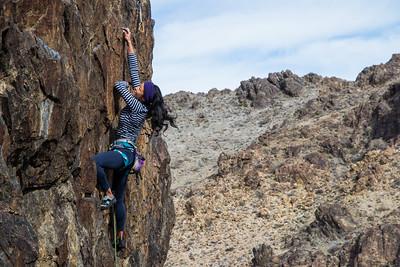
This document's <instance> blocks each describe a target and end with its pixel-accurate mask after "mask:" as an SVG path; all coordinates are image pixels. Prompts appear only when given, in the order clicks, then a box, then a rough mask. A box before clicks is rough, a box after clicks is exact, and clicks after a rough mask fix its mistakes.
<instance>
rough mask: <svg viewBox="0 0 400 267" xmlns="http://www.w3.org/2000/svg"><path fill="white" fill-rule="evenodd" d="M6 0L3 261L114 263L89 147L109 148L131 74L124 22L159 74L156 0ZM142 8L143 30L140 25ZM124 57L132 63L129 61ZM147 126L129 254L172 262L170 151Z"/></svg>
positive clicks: (1, 22) (0, 14) (149, 262)
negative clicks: (119, 90) (116, 88)
mask: <svg viewBox="0 0 400 267" xmlns="http://www.w3.org/2000/svg"><path fill="white" fill-rule="evenodd" d="M2 3H3V4H2V6H1V7H0V33H1V35H0V104H1V105H0V110H1V116H0V145H1V153H0V169H1V171H0V235H1V237H2V238H1V239H0V265H1V266H24V265H29V266H30V265H32V266H59V265H62V266H64V265H69V266H111V265H112V264H113V261H114V258H113V250H112V247H111V243H110V231H109V219H110V216H109V214H108V213H107V212H101V211H100V210H99V209H98V204H99V200H100V198H99V193H98V191H97V189H96V188H95V186H96V178H95V177H96V176H95V175H96V174H95V169H94V166H93V162H92V161H91V160H90V158H91V157H92V156H93V155H94V154H95V153H97V152H99V151H104V150H106V149H107V146H108V144H109V141H110V138H111V135H112V132H113V131H112V130H113V125H114V126H115V122H116V117H117V115H118V110H119V109H120V108H121V103H120V101H118V98H117V96H116V95H115V93H114V92H113V89H112V87H113V84H114V82H115V81H117V80H121V79H123V78H124V77H126V78H127V77H128V75H124V71H125V72H126V70H124V68H123V65H124V47H123V40H122V34H121V29H120V27H122V26H126V27H130V28H131V29H132V31H133V32H134V34H133V35H134V37H135V43H136V47H137V49H138V58H139V63H140V69H141V73H140V75H141V78H142V80H145V79H149V78H150V77H151V75H152V67H151V61H152V48H153V42H154V40H153V33H152V27H153V21H152V20H151V14H150V3H149V1H148V0H142V1H134V0H40V1H39V0H29V1H27V0H21V1H11V0H5V1H2ZM140 11H141V12H142V14H143V22H142V23H143V26H144V31H143V32H141V31H139V24H140V21H139V18H140V15H139V14H140ZM125 69H126V68H125ZM144 132H146V131H143V133H142V135H141V136H140V138H139V147H140V150H141V151H142V152H143V154H144V155H145V157H146V159H147V164H146V167H145V169H144V170H143V179H142V180H136V179H135V177H130V179H129V181H128V189H127V197H126V203H127V209H128V218H127V234H128V239H127V242H128V243H127V249H126V251H125V253H124V254H123V255H119V256H120V263H121V264H123V265H131V266H161V265H163V263H164V261H165V258H166V253H167V250H168V246H169V237H170V233H171V229H172V226H173V224H174V220H175V214H174V208H173V203H172V199H171V198H170V196H169V188H170V181H171V180H170V172H169V161H170V158H169V154H168V151H167V149H166V145H165V143H164V141H163V140H162V139H161V138H160V137H151V138H150V137H149V135H146V134H145V133H144Z"/></svg>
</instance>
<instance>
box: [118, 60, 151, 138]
mask: <svg viewBox="0 0 400 267" xmlns="http://www.w3.org/2000/svg"><path fill="white" fill-rule="evenodd" d="M128 64H129V74H130V76H131V81H132V84H133V86H134V87H137V86H140V79H139V68H138V63H137V59H136V55H135V54H128ZM128 88H129V87H128V83H127V82H126V81H118V82H116V83H115V84H114V89H115V90H117V91H118V92H119V93H120V95H121V96H122V98H123V99H124V100H125V102H126V104H127V105H126V107H124V108H123V109H122V110H121V113H120V116H119V124H118V129H117V138H118V139H119V138H126V139H129V140H130V141H132V142H133V143H136V139H137V137H138V136H139V134H140V131H141V129H142V127H143V124H144V121H145V119H146V114H147V112H148V110H147V108H146V106H145V105H143V104H142V103H141V102H140V101H139V100H138V99H136V97H134V96H133V95H132V94H131V92H130V91H129V89H128Z"/></svg>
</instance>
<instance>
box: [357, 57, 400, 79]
mask: <svg viewBox="0 0 400 267" xmlns="http://www.w3.org/2000/svg"><path fill="white" fill-rule="evenodd" d="M399 74H400V54H393V56H392V58H391V59H390V60H389V62H387V63H385V64H380V65H374V66H371V67H367V68H365V69H364V70H363V71H362V72H361V73H360V74H358V76H357V78H356V82H357V84H358V85H359V86H367V85H371V86H378V85H382V84H384V83H385V82H388V81H390V80H392V79H393V77H396V76H398V75H399Z"/></svg>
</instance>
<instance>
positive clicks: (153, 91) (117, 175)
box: [93, 28, 176, 250]
mask: <svg viewBox="0 0 400 267" xmlns="http://www.w3.org/2000/svg"><path fill="white" fill-rule="evenodd" d="M122 30H123V35H124V40H125V41H126V43H127V58H128V65H129V74H130V78H131V83H128V82H126V81H118V82H116V83H115V85H114V89H115V90H117V91H118V93H119V94H120V95H121V97H122V98H123V99H124V101H125V102H126V106H125V107H124V108H123V109H122V110H121V112H120V116H119V123H118V128H117V133H116V136H117V139H116V140H115V141H114V142H113V143H112V144H111V148H110V150H109V151H107V152H101V153H98V154H96V155H95V156H94V157H93V159H94V161H95V162H96V170H97V182H98V186H99V187H100V189H101V190H103V191H104V192H105V196H104V197H103V198H102V200H101V204H100V207H101V209H108V208H110V207H111V206H113V205H114V204H115V211H116V221H117V223H116V226H117V244H116V245H117V248H118V249H119V250H121V249H123V248H125V239H124V227H125V221H126V209H125V203H124V195H125V187H126V183H127V179H128V175H129V172H130V170H131V168H132V166H133V163H134V161H135V157H136V156H137V153H136V140H137V137H138V135H139V134H140V131H141V129H142V127H143V125H144V122H145V120H146V119H147V118H151V128H152V130H153V132H156V133H159V132H160V131H161V130H162V129H163V128H164V127H165V129H164V131H165V130H166V129H167V128H168V123H166V122H165V121H168V122H169V123H170V125H171V126H173V127H176V125H175V121H174V118H173V117H172V116H171V115H170V114H168V110H167V108H166V106H165V105H164V100H163V97H162V94H161V91H160V88H159V87H158V86H157V85H155V84H153V83H152V82H151V81H146V82H144V83H141V82H140V78H139V68H138V62H137V58H136V51H135V48H134V46H133V44H132V41H131V32H130V30H129V29H128V28H122ZM105 169H113V171H114V176H113V181H112V186H111V187H110V185H109V183H108V179H107V175H106V172H105Z"/></svg>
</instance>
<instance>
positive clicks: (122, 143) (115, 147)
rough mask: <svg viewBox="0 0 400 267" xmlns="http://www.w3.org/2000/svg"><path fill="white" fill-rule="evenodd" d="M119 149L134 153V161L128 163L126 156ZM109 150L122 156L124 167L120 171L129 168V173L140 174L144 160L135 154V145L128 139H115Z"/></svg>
mask: <svg viewBox="0 0 400 267" xmlns="http://www.w3.org/2000/svg"><path fill="white" fill-rule="evenodd" d="M121 149H127V150H129V151H131V152H133V153H135V159H134V160H133V162H130V161H129V158H128V156H127V155H126V154H125V153H124V152H122V151H121ZM109 150H111V151H115V152H118V153H119V154H120V155H121V156H122V158H123V160H124V167H123V168H122V169H126V168H128V167H130V168H131V173H132V172H133V173H140V170H141V169H142V167H143V165H144V163H145V158H144V157H143V156H142V155H140V154H139V153H138V152H137V148H136V145H135V144H134V143H133V142H132V141H130V140H128V139H117V140H115V141H114V142H113V143H112V144H111V145H110V148H109Z"/></svg>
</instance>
